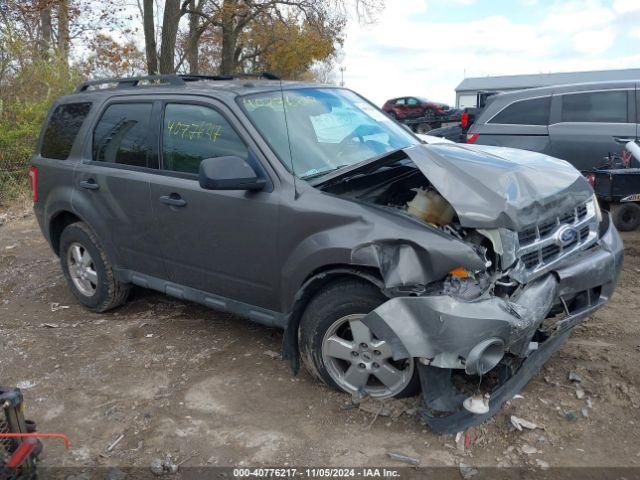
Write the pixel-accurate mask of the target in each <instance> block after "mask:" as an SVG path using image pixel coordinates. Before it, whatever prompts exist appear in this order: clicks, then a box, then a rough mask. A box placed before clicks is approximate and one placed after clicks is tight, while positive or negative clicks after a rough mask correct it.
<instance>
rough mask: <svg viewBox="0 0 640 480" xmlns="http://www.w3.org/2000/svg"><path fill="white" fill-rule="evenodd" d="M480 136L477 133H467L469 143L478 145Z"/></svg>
mask: <svg viewBox="0 0 640 480" xmlns="http://www.w3.org/2000/svg"><path fill="white" fill-rule="evenodd" d="M478 136H479V135H478V134H477V133H467V143H476V140H478Z"/></svg>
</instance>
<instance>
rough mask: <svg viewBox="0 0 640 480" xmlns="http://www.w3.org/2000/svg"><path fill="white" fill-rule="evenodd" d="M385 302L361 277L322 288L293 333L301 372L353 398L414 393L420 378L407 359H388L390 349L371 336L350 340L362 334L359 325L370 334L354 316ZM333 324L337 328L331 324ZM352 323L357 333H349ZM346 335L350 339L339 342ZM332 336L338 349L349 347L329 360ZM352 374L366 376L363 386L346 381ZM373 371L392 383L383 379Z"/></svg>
mask: <svg viewBox="0 0 640 480" xmlns="http://www.w3.org/2000/svg"><path fill="white" fill-rule="evenodd" d="M386 300H387V298H386V297H385V296H384V295H383V294H382V293H381V292H380V290H379V289H378V288H377V287H375V286H374V285H372V284H370V283H368V282H366V281H364V280H359V279H346V280H340V281H336V282H333V283H331V284H329V285H327V286H325V287H323V288H322V289H321V290H320V291H319V292H318V293H317V294H316V295H315V296H314V297H313V298H312V299H311V301H310V302H309V304H308V305H307V308H306V309H305V312H304V314H303V316H302V319H301V321H300V329H299V331H298V346H299V348H300V352H301V355H302V360H303V363H304V364H305V367H306V368H307V370H308V371H309V372H310V373H311V374H312V375H313V376H314V377H316V378H318V379H319V380H321V381H322V382H324V383H325V384H326V385H328V386H330V387H332V388H335V389H336V390H340V391H343V392H346V393H349V394H351V395H354V396H362V395H363V394H366V395H369V396H371V397H372V398H377V399H384V398H392V397H393V398H403V397H408V396H412V395H415V394H416V393H417V392H418V390H419V386H420V382H419V378H418V370H417V368H416V366H415V361H414V359H413V358H410V359H406V360H402V361H399V362H397V361H393V360H392V359H391V358H390V355H391V348H390V347H389V346H388V345H387V344H386V342H384V341H381V340H378V339H376V338H375V336H373V337H369V338H370V341H364V342H362V343H360V342H359V341H356V340H357V339H362V338H363V337H362V336H361V333H362V332H364V330H362V327H364V329H366V331H368V332H369V334H371V332H370V331H369V330H368V328H367V327H365V326H364V324H362V323H361V322H359V319H360V318H362V317H363V316H364V315H366V314H367V313H369V312H370V311H372V310H374V309H375V308H376V307H378V306H379V305H381V304H382V303H384V302H385V301H386ZM337 325H343V326H342V327H339V328H337V327H336V326H337ZM352 325H353V326H354V329H355V330H357V331H358V332H359V333H358V336H357V337H356V335H353V333H351V326H352ZM356 326H357V328H356ZM334 330H335V331H334ZM350 336H351V338H350V340H344V341H343V338H345V337H346V338H349V337H350ZM336 340H339V341H340V342H341V343H340V347H341V349H344V348H345V347H344V346H343V345H346V344H349V345H350V347H349V348H350V349H351V350H344V351H342V350H341V352H340V354H341V355H342V358H333V357H332V356H331V355H330V354H329V353H328V351H329V350H330V348H329V347H330V345H333V344H335V341H336ZM332 342H333V343H332ZM363 345H366V347H363ZM354 352H356V353H357V356H354V355H355V354H354ZM376 352H377V353H376ZM345 358H348V360H345ZM365 362H366V364H365ZM376 365H377V367H376ZM361 367H364V368H361ZM393 372H398V373H399V375H396V374H395V373H393ZM341 373H342V374H344V375H343V377H340V374H341ZM354 375H355V376H357V378H358V379H359V380H360V379H362V378H364V377H365V376H366V378H367V380H365V381H364V383H366V385H364V386H362V385H361V387H360V388H356V387H355V386H354V385H353V384H350V385H347V384H349V381H350V380H351V378H353V377H354ZM377 375H380V376H381V378H385V379H386V380H387V382H388V383H390V384H392V385H391V386H388V385H387V384H385V383H383V382H382V381H381V380H379V378H378V376H377ZM393 378H397V379H398V382H397V383H396V384H393V383H392V382H391V381H390V379H393ZM347 380H349V381H347ZM363 390H364V392H363Z"/></svg>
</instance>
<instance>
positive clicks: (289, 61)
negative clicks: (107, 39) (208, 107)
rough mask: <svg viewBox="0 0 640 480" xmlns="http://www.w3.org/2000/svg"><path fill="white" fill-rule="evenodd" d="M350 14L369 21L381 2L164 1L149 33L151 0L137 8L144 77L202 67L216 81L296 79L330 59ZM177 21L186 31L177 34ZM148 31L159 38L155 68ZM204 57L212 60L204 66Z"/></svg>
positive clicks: (151, 23)
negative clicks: (247, 74) (258, 76)
mask: <svg viewBox="0 0 640 480" xmlns="http://www.w3.org/2000/svg"><path fill="white" fill-rule="evenodd" d="M350 7H353V11H354V12H355V16H356V17H357V18H358V19H360V20H361V21H371V20H372V19H373V18H374V17H375V14H376V13H377V12H379V11H380V9H381V8H382V7H383V0H165V3H164V10H163V19H162V25H158V26H157V27H156V26H155V25H154V3H153V0H144V1H143V4H142V6H141V9H142V17H143V24H144V36H145V51H146V54H147V63H148V66H149V72H150V73H151V72H157V71H159V72H160V73H173V72H175V71H184V70H187V71H189V72H190V73H194V74H195V73H199V72H200V70H201V67H202V66H203V65H202V64H203V63H204V64H206V65H207V66H208V67H209V70H211V67H215V68H214V69H215V70H217V71H218V72H219V73H220V74H223V75H224V74H229V73H234V72H238V71H245V70H248V69H256V68H266V69H270V70H273V71H274V72H275V73H280V74H281V75H284V76H286V77H291V76H293V77H296V78H297V77H299V76H300V75H302V74H303V73H304V72H308V71H309V69H310V68H311V67H312V66H313V65H314V64H315V63H316V62H322V61H330V59H331V58H332V57H333V56H334V55H335V54H336V50H337V49H338V48H339V46H340V45H341V43H342V34H343V31H344V27H345V25H346V20H347V17H348V16H349V8H350ZM185 16H186V17H188V18H187V21H188V22H187V23H188V28H187V29H186V31H184V32H180V28H179V27H180V20H181V19H182V18H184V17H185ZM156 28H159V29H160V30H161V32H162V33H161V45H160V53H159V57H160V62H159V65H157V66H156V64H155V58H156V57H157V55H158V52H157V48H156V46H155V39H156ZM205 51H206V53H207V54H208V55H212V54H214V55H215V58H213V59H212V58H204V56H203V55H201V53H203V52H205Z"/></svg>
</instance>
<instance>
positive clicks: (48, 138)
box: [40, 102, 91, 160]
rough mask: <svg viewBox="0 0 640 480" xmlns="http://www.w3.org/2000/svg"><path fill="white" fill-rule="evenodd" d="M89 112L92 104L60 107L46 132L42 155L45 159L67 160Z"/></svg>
mask: <svg viewBox="0 0 640 480" xmlns="http://www.w3.org/2000/svg"><path fill="white" fill-rule="evenodd" d="M89 110H91V103H90V102H82V103H65V104H64V105H58V106H57V107H56V109H55V110H54V111H53V113H52V114H51V118H49V123H48V124H47V128H46V129H45V131H44V135H43V137H42V146H41V148H40V154H41V155H42V156H43V157H45V158H54V159H56V160H66V159H67V158H68V157H69V153H71V147H72V146H73V142H74V141H75V139H76V137H77V136H78V132H79V131H80V127H81V126H82V123H83V122H84V119H85V118H87V114H88V113H89Z"/></svg>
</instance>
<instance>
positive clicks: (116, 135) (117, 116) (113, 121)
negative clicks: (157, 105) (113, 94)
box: [93, 103, 158, 168]
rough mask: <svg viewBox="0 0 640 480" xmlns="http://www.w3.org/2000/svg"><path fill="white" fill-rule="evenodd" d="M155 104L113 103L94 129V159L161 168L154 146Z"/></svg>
mask: <svg viewBox="0 0 640 480" xmlns="http://www.w3.org/2000/svg"><path fill="white" fill-rule="evenodd" d="M151 108H152V105H151V103H126V104H124V103H122V104H113V105H109V106H108V107H107V109H106V110H105V111H104V113H103V114H102V117H100V121H99V122H98V124H97V125H96V128H95V130H94V131H93V159H94V160H95V161H97V162H107V163H118V164H122V165H131V166H134V167H148V168H158V165H157V159H156V158H155V156H154V154H153V148H152V146H151V138H152V128H151Z"/></svg>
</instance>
